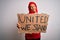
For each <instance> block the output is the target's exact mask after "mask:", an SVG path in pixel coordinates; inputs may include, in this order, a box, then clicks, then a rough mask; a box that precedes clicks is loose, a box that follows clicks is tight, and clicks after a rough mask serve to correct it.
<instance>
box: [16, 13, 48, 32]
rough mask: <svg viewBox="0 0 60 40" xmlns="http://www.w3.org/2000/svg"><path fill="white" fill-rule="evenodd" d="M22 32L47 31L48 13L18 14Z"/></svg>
mask: <svg viewBox="0 0 60 40" xmlns="http://www.w3.org/2000/svg"><path fill="white" fill-rule="evenodd" d="M17 16H18V22H19V24H20V26H19V29H18V31H19V32H20V33H38V32H40V33H41V32H43V33H45V32H46V30H47V25H48V18H49V15H47V14H17Z"/></svg>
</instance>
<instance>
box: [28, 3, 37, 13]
mask: <svg viewBox="0 0 60 40" xmlns="http://www.w3.org/2000/svg"><path fill="white" fill-rule="evenodd" d="M31 4H34V5H35V6H36V13H38V10H37V5H36V3H35V2H29V5H28V10H29V14H32V13H34V12H33V11H32V10H31V9H30V5H31Z"/></svg>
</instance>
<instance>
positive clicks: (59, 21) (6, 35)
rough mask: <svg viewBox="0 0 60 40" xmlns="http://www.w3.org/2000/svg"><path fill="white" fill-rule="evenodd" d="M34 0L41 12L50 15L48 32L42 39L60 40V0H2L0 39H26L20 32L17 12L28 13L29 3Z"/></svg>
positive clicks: (0, 0)
mask: <svg viewBox="0 0 60 40" xmlns="http://www.w3.org/2000/svg"><path fill="white" fill-rule="evenodd" d="M30 1H34V2H35V3H36V4H37V7H38V12H39V13H46V14H48V15H49V21H48V27H47V32H46V33H41V40H60V0H0V40H24V39H25V34H24V33H21V34H18V30H17V21H18V19H17V13H28V3H29V2H30Z"/></svg>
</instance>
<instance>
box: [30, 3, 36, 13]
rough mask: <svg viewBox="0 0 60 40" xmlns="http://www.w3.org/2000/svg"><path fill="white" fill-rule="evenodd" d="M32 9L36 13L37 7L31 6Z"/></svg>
mask: <svg viewBox="0 0 60 40" xmlns="http://www.w3.org/2000/svg"><path fill="white" fill-rule="evenodd" d="M30 9H31V10H32V11H33V12H36V6H35V5H34V4H31V5H30Z"/></svg>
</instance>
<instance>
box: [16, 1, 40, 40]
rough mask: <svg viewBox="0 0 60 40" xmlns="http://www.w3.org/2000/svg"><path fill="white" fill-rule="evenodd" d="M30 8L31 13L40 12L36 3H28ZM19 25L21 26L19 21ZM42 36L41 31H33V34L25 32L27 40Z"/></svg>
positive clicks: (37, 38) (37, 39) (38, 39)
mask: <svg viewBox="0 0 60 40" xmlns="http://www.w3.org/2000/svg"><path fill="white" fill-rule="evenodd" d="M28 10H29V14H35V13H38V10H37V5H36V3H34V2H30V3H29V5H28ZM17 27H18V28H19V23H18V25H17ZM40 38H41V35H40V33H32V34H29V33H26V34H25V40H40Z"/></svg>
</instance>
